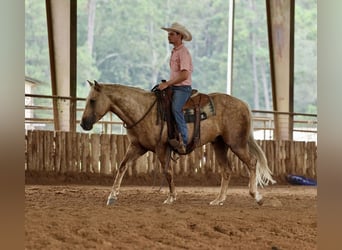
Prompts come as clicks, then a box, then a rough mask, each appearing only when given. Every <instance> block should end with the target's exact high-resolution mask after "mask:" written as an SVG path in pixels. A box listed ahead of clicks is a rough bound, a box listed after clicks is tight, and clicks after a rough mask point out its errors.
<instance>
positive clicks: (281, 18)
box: [266, 0, 295, 140]
mask: <svg viewBox="0 0 342 250" xmlns="http://www.w3.org/2000/svg"><path fill="white" fill-rule="evenodd" d="M294 2H295V0H266V11H267V26H268V40H269V51H270V66H271V79H272V96H273V109H274V110H275V111H280V112H291V113H292V112H293V66H294ZM274 122H275V124H274V125H275V131H274V138H275V139H276V140H280V139H282V140H292V138H293V135H292V130H293V117H291V116H290V117H289V116H288V115H283V114H277V115H275V117H274Z"/></svg>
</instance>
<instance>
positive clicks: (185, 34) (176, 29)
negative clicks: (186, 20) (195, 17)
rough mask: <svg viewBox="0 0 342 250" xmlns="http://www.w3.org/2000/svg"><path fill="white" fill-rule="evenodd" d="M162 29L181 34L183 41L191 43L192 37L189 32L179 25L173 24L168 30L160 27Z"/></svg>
mask: <svg viewBox="0 0 342 250" xmlns="http://www.w3.org/2000/svg"><path fill="white" fill-rule="evenodd" d="M162 29H163V30H166V31H174V32H177V33H179V34H181V35H182V36H183V40H184V41H191V40H192V35H191V33H190V31H188V30H187V29H186V28H185V27H184V26H183V25H181V24H179V23H173V24H172V25H171V27H169V28H166V27H162Z"/></svg>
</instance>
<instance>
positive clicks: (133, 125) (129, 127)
mask: <svg viewBox="0 0 342 250" xmlns="http://www.w3.org/2000/svg"><path fill="white" fill-rule="evenodd" d="M156 102H157V98H156V100H155V101H154V102H153V103H152V105H151V106H150V107H149V109H148V110H147V111H146V113H145V114H144V115H143V116H142V117H141V118H140V119H139V120H138V121H136V122H135V123H133V124H132V125H129V126H127V124H126V123H124V124H123V126H124V128H126V129H131V128H133V127H135V126H136V125H138V124H139V123H140V122H141V121H142V120H144V118H145V117H146V116H147V114H148V113H149V112H150V111H151V110H152V108H153V106H154V105H155V104H156Z"/></svg>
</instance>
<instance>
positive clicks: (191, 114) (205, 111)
mask: <svg viewBox="0 0 342 250" xmlns="http://www.w3.org/2000/svg"><path fill="white" fill-rule="evenodd" d="M200 110H201V115H200V117H201V121H203V120H205V119H207V118H209V117H210V116H214V115H215V106H214V102H213V100H212V99H211V98H210V97H209V102H208V103H207V104H206V105H205V106H203V107H201V108H200ZM183 114H184V118H185V121H186V123H193V122H194V121H195V110H194V109H192V108H187V109H185V110H183Z"/></svg>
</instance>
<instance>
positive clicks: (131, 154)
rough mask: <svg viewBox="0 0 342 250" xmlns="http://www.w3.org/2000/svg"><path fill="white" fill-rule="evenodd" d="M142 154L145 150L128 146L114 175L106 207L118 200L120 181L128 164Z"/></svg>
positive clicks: (131, 145)
mask: <svg viewBox="0 0 342 250" xmlns="http://www.w3.org/2000/svg"><path fill="white" fill-rule="evenodd" d="M144 153H146V150H145V149H143V148H141V147H140V146H136V145H133V144H130V145H129V146H128V149H127V152H126V154H125V156H124V159H123V160H122V161H121V163H120V166H119V169H118V171H117V173H116V176H115V180H114V183H113V187H112V190H111V192H110V194H109V196H108V199H107V205H112V204H113V203H115V201H116V200H117V199H118V195H119V192H120V186H121V181H122V178H123V177H124V175H125V173H126V171H127V168H128V166H129V164H130V163H132V162H134V161H135V160H136V159H138V158H139V157H140V156H142V155H143V154H144Z"/></svg>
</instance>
